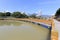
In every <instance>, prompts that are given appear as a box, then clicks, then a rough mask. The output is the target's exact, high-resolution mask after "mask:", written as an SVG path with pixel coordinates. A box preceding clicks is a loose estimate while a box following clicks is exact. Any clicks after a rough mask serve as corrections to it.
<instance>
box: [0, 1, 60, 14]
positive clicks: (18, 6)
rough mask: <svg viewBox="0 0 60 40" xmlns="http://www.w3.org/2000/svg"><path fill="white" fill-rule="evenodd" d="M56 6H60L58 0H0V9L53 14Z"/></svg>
mask: <svg viewBox="0 0 60 40" xmlns="http://www.w3.org/2000/svg"><path fill="white" fill-rule="evenodd" d="M58 8H60V0H0V11H10V12H13V11H21V12H26V13H30V14H32V13H38V14H39V13H41V14H43V15H53V14H55V12H56V10H57V9H58ZM40 11H41V12H40Z"/></svg>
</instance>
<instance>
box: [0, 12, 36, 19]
mask: <svg viewBox="0 0 60 40" xmlns="http://www.w3.org/2000/svg"><path fill="white" fill-rule="evenodd" d="M0 17H4V18H5V17H14V18H29V17H32V18H36V15H35V14H32V15H29V16H28V15H27V14H26V13H21V12H13V13H11V12H0Z"/></svg>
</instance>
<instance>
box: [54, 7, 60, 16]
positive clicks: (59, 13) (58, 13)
mask: <svg viewBox="0 0 60 40" xmlns="http://www.w3.org/2000/svg"><path fill="white" fill-rule="evenodd" d="M55 16H60V8H59V9H58V10H57V11H56V14H55Z"/></svg>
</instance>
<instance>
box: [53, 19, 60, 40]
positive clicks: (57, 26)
mask: <svg viewBox="0 0 60 40" xmlns="http://www.w3.org/2000/svg"><path fill="white" fill-rule="evenodd" d="M54 23H55V30H57V31H58V34H59V37H58V40H60V22H59V21H57V20H55V19H54Z"/></svg>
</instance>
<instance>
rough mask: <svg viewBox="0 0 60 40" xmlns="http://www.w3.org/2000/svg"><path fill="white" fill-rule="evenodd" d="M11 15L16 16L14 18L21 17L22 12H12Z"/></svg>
mask: <svg viewBox="0 0 60 40" xmlns="http://www.w3.org/2000/svg"><path fill="white" fill-rule="evenodd" d="M12 16H13V17H16V18H21V17H22V14H21V12H13V14H12Z"/></svg>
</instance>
